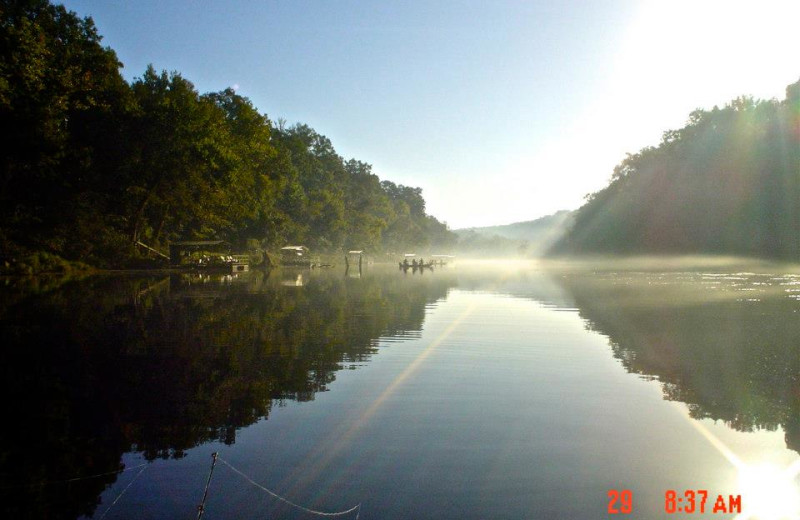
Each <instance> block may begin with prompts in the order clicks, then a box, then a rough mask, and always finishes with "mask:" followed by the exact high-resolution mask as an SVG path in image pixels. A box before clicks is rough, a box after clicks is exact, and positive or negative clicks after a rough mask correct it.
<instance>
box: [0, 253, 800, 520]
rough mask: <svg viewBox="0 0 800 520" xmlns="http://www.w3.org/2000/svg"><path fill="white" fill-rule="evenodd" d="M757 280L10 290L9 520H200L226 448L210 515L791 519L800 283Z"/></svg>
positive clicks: (384, 269)
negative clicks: (693, 496)
mask: <svg viewBox="0 0 800 520" xmlns="http://www.w3.org/2000/svg"><path fill="white" fill-rule="evenodd" d="M749 267H750V269H746V268H743V267H742V266H735V267H734V266H730V265H725V266H710V265H704V266H700V267H699V268H690V269H687V268H680V269H676V268H675V267H674V266H671V267H670V268H669V269H658V268H653V267H652V266H651V267H649V268H648V269H647V270H643V269H613V267H612V268H609V266H608V265H606V266H603V267H602V268H600V267H598V266H594V267H592V266H588V267H587V266H585V265H584V266H581V267H580V268H575V267H574V266H564V265H560V266H557V267H550V266H544V265H542V264H534V263H523V264H516V265H513V266H509V265H498V264H492V263H483V264H467V263H462V264H461V265H458V266H450V267H446V268H443V269H437V270H434V271H426V272H425V273H422V274H421V273H413V272H408V273H403V272H402V271H398V270H397V269H396V268H390V267H388V266H373V267H370V268H368V269H365V270H364V271H362V272H361V273H353V272H348V273H345V272H343V270H337V269H331V270H325V271H307V270H306V271H273V272H271V273H261V272H252V273H249V274H246V275H241V276H238V277H230V276H228V277H222V276H199V275H171V276H158V275H152V276H101V277H93V278H89V279H85V280H82V281H66V282H63V281H61V282H56V281H54V282H45V281H41V280H40V281H39V282H38V285H31V284H29V283H26V282H23V281H19V280H16V281H11V280H9V281H7V283H6V287H4V288H3V292H2V295H3V297H2V300H0V301H1V302H2V304H0V312H1V313H2V314H0V320H2V332H1V334H2V344H3V345H4V348H5V350H6V356H5V357H6V360H7V362H6V363H5V364H4V373H3V378H2V380H3V384H4V385H5V395H7V396H9V399H8V401H9V402H8V405H7V407H6V410H7V413H8V415H7V416H8V417H12V418H13V427H6V428H4V429H3V433H2V441H3V442H2V444H0V446H2V448H1V449H2V451H1V452H0V453H1V454H0V461H2V465H0V471H1V472H2V473H1V475H2V478H1V480H0V488H2V493H3V502H2V503H3V506H2V507H3V508H5V509H6V511H5V514H4V515H3V516H5V517H17V518H68V519H75V518H80V517H83V516H85V517H88V516H92V517H93V518H144V519H147V518H152V519H167V518H170V519H172V518H194V517H196V515H197V510H196V507H197V505H198V504H199V503H200V502H201V500H202V497H203V492H204V488H205V485H206V482H207V480H208V476H209V470H210V467H211V462H212V458H211V454H212V453H214V452H216V453H218V454H219V459H218V462H217V464H216V465H215V469H214V473H213V477H212V479H211V483H210V486H209V491H208V496H207V499H206V503H205V513H204V515H205V516H204V518H218V519H219V518H223V519H224V518H231V519H233V518H298V519H299V518H315V517H317V516H316V515H314V514H311V513H308V512H306V511H303V510H301V509H298V508H296V507H294V506H292V505H289V504H287V503H286V502H283V501H281V500H278V499H276V498H275V497H273V496H272V495H270V494H268V493H267V492H265V491H264V490H263V489H262V488H261V487H259V486H263V487H266V488H267V489H269V490H271V491H273V492H274V493H277V494H279V495H280V496H281V497H284V498H286V499H287V500H290V501H292V502H293V503H296V504H298V505H302V506H304V507H306V508H309V509H312V510H315V511H325V512H336V511H344V510H347V509H349V508H351V507H353V506H355V505H357V504H361V509H360V511H358V510H357V511H354V512H352V513H350V514H348V515H342V516H341V517H340V518H355V517H356V515H359V518H381V519H384V518H387V519H393V518H397V519H400V518H475V519H477V518H509V519H511V518H515V519H516V518H599V517H606V516H608V511H609V505H610V504H609V502H610V499H609V491H612V490H618V491H621V490H630V492H631V493H632V496H633V502H632V513H631V514H629V515H625V516H627V517H629V518H631V517H632V518H660V517H666V516H670V515H669V514H668V511H667V509H668V508H669V507H670V504H669V503H668V502H667V501H666V498H667V496H666V495H667V492H668V491H669V490H676V492H677V495H676V496H677V497H678V498H682V499H683V501H682V502H677V499H676V502H674V503H673V504H674V506H675V508H676V510H677V508H678V507H681V508H685V507H687V506H688V500H687V498H688V495H686V494H685V491H687V490H707V491H708V495H709V499H708V502H707V503H706V504H705V510H706V514H705V515H700V514H699V507H697V509H696V510H695V512H693V513H691V516H707V517H710V518H734V517H736V515H735V514H723V513H722V512H718V513H715V514H712V513H711V510H712V509H713V507H714V500H715V499H716V498H717V496H718V495H723V496H724V498H725V500H726V501H727V500H728V499H729V496H730V495H733V496H734V497H736V496H740V497H741V504H742V506H743V514H742V515H740V516H739V518H796V517H798V511H799V510H800V508H799V507H798V495H797V493H798V487H797V483H798V479H797V475H796V473H797V471H798V470H799V469H800V462H798V460H800V456H799V455H798V450H800V414H799V412H800V380H799V379H798V377H799V376H800V351H798V350H799V349H800V341H798V340H799V339H800V321H798V319H797V318H798V310H800V301H798V299H799V298H800V271H793V270H792V268H791V267H785V266H784V267H777V266H768V267H769V268H767V267H765V266H763V265H757V266H749ZM120 470H122V471H120ZM237 471H238V472H240V473H237ZM248 479H249V480H248ZM726 503H728V502H726ZM611 506H612V507H617V508H619V507H620V506H621V504H620V503H615V504H611ZM697 506H699V504H697ZM672 516H674V515H672Z"/></svg>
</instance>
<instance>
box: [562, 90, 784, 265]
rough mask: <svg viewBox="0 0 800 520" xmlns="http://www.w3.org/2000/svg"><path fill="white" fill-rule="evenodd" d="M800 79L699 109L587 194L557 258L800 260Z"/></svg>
mask: <svg viewBox="0 0 800 520" xmlns="http://www.w3.org/2000/svg"><path fill="white" fill-rule="evenodd" d="M798 230H800V81H798V82H797V83H794V84H792V85H789V86H788V87H787V88H786V98H785V99H784V100H776V99H772V100H754V99H753V98H752V97H747V96H743V97H739V98H737V99H735V100H733V101H731V102H730V103H728V104H727V105H725V106H724V107H723V108H719V107H714V108H713V109H712V110H695V111H693V112H692V113H691V114H690V115H689V120H688V122H687V124H686V126H685V127H683V128H681V129H680V130H670V131H667V132H665V133H664V134H663V139H662V141H661V143H660V144H659V145H658V146H654V147H649V148H645V149H643V150H641V151H640V152H639V153H636V154H631V155H628V157H626V158H625V159H624V160H623V161H622V162H621V163H620V164H619V165H618V166H617V167H616V168H615V169H614V173H613V175H612V177H611V180H610V183H609V184H608V186H607V187H605V188H604V189H602V190H600V191H598V192H596V193H593V194H591V195H589V196H588V197H587V201H586V203H585V204H584V205H583V206H582V207H581V208H580V209H579V210H578V211H577V212H576V214H575V223H574V226H573V227H572V229H571V230H570V232H569V233H567V234H566V235H565V236H564V237H563V238H562V239H561V240H560V241H559V242H558V243H557V244H556V245H555V247H554V248H553V250H552V251H553V252H556V253H562V254H563V253H622V254H651V253H657V254H694V253H703V254H724V255H740V256H750V257H762V258H778V259H797V258H799V257H800V234H798Z"/></svg>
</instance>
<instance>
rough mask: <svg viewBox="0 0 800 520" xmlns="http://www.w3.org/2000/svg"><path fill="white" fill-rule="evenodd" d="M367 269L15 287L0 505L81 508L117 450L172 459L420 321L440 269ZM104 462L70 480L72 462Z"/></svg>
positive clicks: (440, 285)
mask: <svg viewBox="0 0 800 520" xmlns="http://www.w3.org/2000/svg"><path fill="white" fill-rule="evenodd" d="M392 274H393V275H394V276H391V277H386V278H385V279H381V277H380V276H377V275H375V276H372V275H368V274H365V276H363V277H362V278H351V277H346V278H342V277H341V273H328V274H326V273H316V274H313V273H312V275H309V274H305V275H304V283H303V285H302V286H297V287H286V286H284V285H282V284H281V281H282V279H281V276H276V274H273V276H269V275H268V274H266V273H261V272H253V273H249V275H248V276H246V277H239V278H232V277H215V278H213V277H208V276H201V275H172V276H169V277H152V276H146V277H94V278H89V279H88V280H83V281H74V282H68V283H66V284H64V285H62V286H57V285H56V286H54V287H53V288H52V289H49V290H37V291H34V292H30V293H26V294H23V293H24V291H21V290H19V287H15V292H14V294H13V298H11V297H9V298H7V299H6V300H5V301H6V304H5V305H4V306H3V307H2V308H0V311H2V314H0V321H1V322H2V324H3V327H2V329H1V330H0V344H2V345H4V348H5V363H4V364H3V369H2V370H3V373H2V375H3V377H2V385H3V390H4V392H5V395H6V396H9V399H8V404H7V406H6V412H7V417H10V418H12V425H11V426H7V427H6V428H4V429H3V430H2V434H0V446H2V447H1V448H0V460H1V461H2V464H0V468H2V469H0V475H1V476H0V489H2V491H0V494H2V500H3V506H2V509H3V510H4V512H5V515H4V516H7V517H9V518H75V517H77V516H79V515H81V514H91V513H92V512H93V511H94V509H95V508H96V506H97V504H98V500H99V498H98V497H99V495H100V493H101V492H102V491H103V489H104V488H105V486H107V485H108V484H109V483H112V482H114V481H115V480H116V475H114V474H113V472H114V471H116V470H119V469H120V468H121V462H120V460H121V456H122V455H123V454H124V453H126V452H132V451H134V452H140V453H142V454H143V456H144V457H145V458H146V459H148V460H153V459H156V458H180V457H183V456H184V454H185V452H186V450H188V449H190V448H192V447H194V446H197V445H199V444H201V443H204V442H208V441H221V442H225V443H227V444H232V443H234V442H235V441H236V432H237V430H238V429H240V428H242V427H244V426H247V425H250V424H253V423H254V422H256V421H258V420H261V419H263V418H266V417H268V416H269V414H270V411H271V410H272V407H273V406H275V405H276V404H277V405H280V403H281V402H283V401H285V400H297V401H308V400H312V399H314V395H315V394H316V393H317V392H321V391H325V390H327V388H328V386H329V385H330V384H331V383H332V382H333V381H334V380H335V378H336V375H335V374H336V372H337V371H338V370H341V369H343V368H354V367H356V366H358V364H360V363H364V362H366V361H367V360H369V358H370V356H371V355H372V354H374V353H375V352H376V348H377V344H378V338H380V337H382V336H403V335H404V334H407V333H408V332H410V331H419V330H420V329H421V326H422V322H423V319H424V316H425V306H426V304H428V303H430V302H433V301H435V300H437V299H440V298H443V297H444V296H445V295H446V294H447V291H448V289H449V287H450V286H451V285H452V283H453V282H452V280H448V279H447V278H446V277H426V278H425V279H415V280H405V279H402V278H401V277H397V276H396V273H394V272H392ZM106 472H112V473H111V474H109V475H106V476H104V477H102V478H91V479H86V480H79V481H74V482H70V483H65V482H64V481H66V480H69V479H74V478H76V477H81V476H92V475H98V474H101V473H106Z"/></svg>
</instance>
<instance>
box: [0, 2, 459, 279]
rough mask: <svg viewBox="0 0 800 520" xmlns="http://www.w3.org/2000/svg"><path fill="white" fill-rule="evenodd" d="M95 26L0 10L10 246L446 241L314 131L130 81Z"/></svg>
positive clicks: (93, 258) (364, 245)
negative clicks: (205, 240)
mask: <svg viewBox="0 0 800 520" xmlns="http://www.w3.org/2000/svg"><path fill="white" fill-rule="evenodd" d="M100 41H101V37H100V36H99V35H98V33H97V31H96V29H95V27H94V23H93V22H92V20H91V18H85V19H81V18H79V17H77V16H76V15H75V14H74V13H71V12H68V11H66V9H64V8H63V7H62V6H54V5H51V4H50V3H49V2H48V1H47V0H2V1H0V125H2V130H3V133H4V135H5V136H7V139H6V140H4V141H3V143H2V145H0V146H2V147H3V153H2V159H0V161H2V162H0V186H2V189H1V190H0V245H2V246H3V247H2V251H3V252H4V256H5V258H4V259H3V260H5V261H6V262H13V261H14V260H15V256H18V255H21V254H24V253H25V252H26V251H47V252H49V253H55V254H58V255H61V256H64V257H66V258H70V259H76V260H85V261H89V262H92V263H95V264H98V265H124V264H126V263H129V262H130V261H131V260H132V259H135V258H136V256H137V251H136V248H135V244H136V243H137V242H138V241H141V242H145V243H147V244H150V245H152V246H155V247H159V246H163V245H164V244H165V243H166V242H168V241H170V240H175V239H179V238H212V237H213V238H222V239H226V240H228V241H229V242H231V243H232V244H234V245H236V246H239V247H242V246H243V245H244V244H245V243H246V242H247V241H248V240H249V241H251V243H252V241H253V240H255V241H258V242H260V243H261V245H262V246H264V247H274V246H281V245H285V244H286V243H287V242H295V243H304V244H306V245H308V246H310V247H312V248H314V249H317V250H328V251H331V252H333V251H339V250H341V249H342V248H358V249H367V250H371V251H373V252H377V251H380V250H384V249H386V248H390V249H393V250H401V249H405V248H411V247H420V246H427V245H431V244H436V245H451V244H452V243H453V242H454V240H455V238H454V235H453V234H452V233H450V231H449V230H448V229H447V227H446V226H445V225H443V224H442V223H440V222H439V221H438V220H436V219H435V218H433V217H431V216H430V215H428V214H426V212H425V201H424V199H423V198H422V193H421V190H420V189H419V188H410V187H406V186H398V185H395V184H393V183H391V182H388V181H383V182H381V180H380V179H379V178H378V177H377V176H376V175H375V174H373V173H372V169H371V166H370V165H369V164H366V163H363V162H360V161H356V160H350V161H345V160H344V159H343V158H342V157H341V156H339V155H338V154H337V153H336V151H335V149H334V147H333V144H332V143H331V141H330V140H329V139H328V138H327V137H325V136H323V135H320V134H318V133H317V132H316V131H314V130H313V129H311V128H309V127H308V126H306V125H302V124H297V125H294V126H291V127H288V128H287V127H286V126H285V125H284V124H283V123H281V124H280V125H278V127H277V128H275V127H274V126H273V124H272V122H271V121H270V120H269V119H268V118H267V116H265V115H262V114H260V113H259V112H258V111H257V110H256V109H255V107H253V105H252V103H251V102H250V101H249V100H248V99H247V98H245V97H242V96H240V95H238V94H237V93H236V92H234V91H233V90H231V89H227V90H224V91H222V92H216V93H209V94H204V95H201V94H200V93H199V92H197V90H196V89H195V87H194V86H193V85H192V83H191V82H190V81H188V80H187V79H185V78H183V77H182V76H181V75H180V74H179V73H177V72H173V73H167V72H158V71H156V70H154V69H153V68H152V67H150V68H148V69H147V70H146V71H145V72H144V74H143V75H142V76H141V77H139V78H137V79H136V80H134V81H133V82H132V83H131V84H128V83H127V82H125V81H124V79H123V78H122V76H121V75H120V73H119V68H120V66H121V64H120V63H119V61H118V60H117V58H116V55H115V53H114V52H113V51H112V50H111V49H108V48H104V47H102V45H101V43H100Z"/></svg>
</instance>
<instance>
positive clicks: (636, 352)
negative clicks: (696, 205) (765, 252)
mask: <svg viewBox="0 0 800 520" xmlns="http://www.w3.org/2000/svg"><path fill="white" fill-rule="evenodd" d="M563 283H564V286H565V287H566V288H567V289H568V290H569V292H570V293H571V294H572V295H573V297H574V298H575V303H576V306H577V307H578V309H579V310H580V314H581V316H582V317H583V318H584V319H586V320H587V323H588V324H589V325H588V327H589V328H591V329H593V330H595V331H597V332H599V333H601V334H603V335H606V336H608V338H609V342H610V344H611V348H612V351H613V353H614V356H615V357H616V358H617V359H619V360H620V362H621V363H622V364H623V366H624V367H625V368H626V369H627V370H628V371H629V372H632V373H636V374H640V375H642V376H644V377H648V378H655V379H657V380H658V381H660V382H661V385H662V389H663V392H664V397H665V399H668V400H673V401H681V402H684V403H686V404H687V405H688V407H689V411H690V414H691V416H692V417H694V418H711V419H715V420H722V421H724V422H725V423H726V424H728V425H729V426H730V427H732V428H734V429H736V430H739V431H754V430H756V429H768V430H775V429H777V428H779V427H780V428H783V429H784V431H785V432H786V443H787V446H788V447H789V448H791V449H794V450H795V451H800V421H799V420H798V417H800V342H798V339H800V320H798V319H797V315H798V312H800V302H798V301H797V300H796V299H794V298H792V297H791V293H788V292H787V287H790V284H794V283H795V281H794V280H793V278H792V279H791V280H790V279H788V278H785V277H776V276H772V275H754V274H739V275H732V276H722V275H702V274H689V273H667V274H654V273H633V274H624V275H621V274H611V275H602V274H601V275H596V274H594V275H572V276H567V277H564V278H563Z"/></svg>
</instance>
